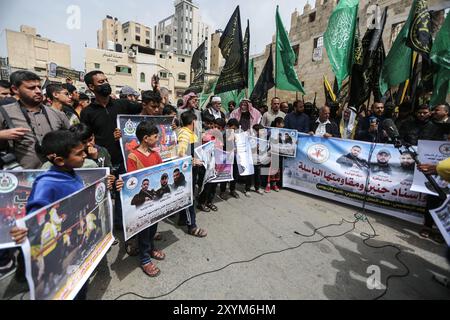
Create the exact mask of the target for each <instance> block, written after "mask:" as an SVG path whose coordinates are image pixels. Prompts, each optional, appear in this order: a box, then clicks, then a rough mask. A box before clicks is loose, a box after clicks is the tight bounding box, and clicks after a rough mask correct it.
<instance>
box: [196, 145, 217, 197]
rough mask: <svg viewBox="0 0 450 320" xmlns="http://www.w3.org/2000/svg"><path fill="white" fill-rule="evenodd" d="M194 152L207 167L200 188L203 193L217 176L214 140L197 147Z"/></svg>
mask: <svg viewBox="0 0 450 320" xmlns="http://www.w3.org/2000/svg"><path fill="white" fill-rule="evenodd" d="M194 152H195V156H196V158H197V159H199V160H200V161H201V162H202V163H203V166H204V167H205V176H204V177H203V184H202V188H201V190H200V193H201V192H202V191H203V188H204V187H205V185H206V184H207V183H209V182H211V181H212V180H214V179H215V178H216V177H217V172H216V154H215V144H214V141H211V142H208V143H205V144H204V145H202V146H200V147H197V148H195V150H194Z"/></svg>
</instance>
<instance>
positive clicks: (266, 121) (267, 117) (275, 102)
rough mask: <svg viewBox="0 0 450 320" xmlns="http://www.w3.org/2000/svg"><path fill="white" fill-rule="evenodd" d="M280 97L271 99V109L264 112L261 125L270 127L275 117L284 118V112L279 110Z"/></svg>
mask: <svg viewBox="0 0 450 320" xmlns="http://www.w3.org/2000/svg"><path fill="white" fill-rule="evenodd" d="M280 104H281V103H280V98H277V97H275V98H273V99H272V107H271V109H270V110H269V111H268V112H266V113H265V114H264V116H263V118H262V121H261V125H262V126H264V127H270V124H271V123H272V122H273V121H274V120H275V119H276V118H280V117H281V118H283V119H284V118H285V117H286V114H285V113H284V112H282V111H280Z"/></svg>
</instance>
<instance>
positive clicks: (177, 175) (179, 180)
mask: <svg viewBox="0 0 450 320" xmlns="http://www.w3.org/2000/svg"><path fill="white" fill-rule="evenodd" d="M185 186H186V177H185V176H184V174H183V173H181V171H180V169H175V171H174V172H173V184H172V190H177V189H178V188H179V187H185Z"/></svg>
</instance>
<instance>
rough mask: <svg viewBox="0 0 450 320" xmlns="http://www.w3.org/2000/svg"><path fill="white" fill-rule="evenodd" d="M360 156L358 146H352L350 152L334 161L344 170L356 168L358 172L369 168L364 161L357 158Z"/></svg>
mask: <svg viewBox="0 0 450 320" xmlns="http://www.w3.org/2000/svg"><path fill="white" fill-rule="evenodd" d="M360 154H361V147H360V146H353V147H352V149H351V150H350V153H348V154H346V155H343V156H341V157H340V158H339V159H337V160H336V162H337V163H339V164H340V165H341V167H344V169H348V168H352V167H356V168H358V169H360V170H367V169H368V168H369V164H368V163H367V161H366V160H364V159H361V158H359V155H360Z"/></svg>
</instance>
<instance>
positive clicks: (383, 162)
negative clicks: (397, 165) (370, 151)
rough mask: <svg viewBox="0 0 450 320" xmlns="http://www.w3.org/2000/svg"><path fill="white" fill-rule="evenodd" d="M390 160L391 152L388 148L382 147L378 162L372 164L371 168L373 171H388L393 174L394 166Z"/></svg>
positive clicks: (387, 172) (375, 172)
mask: <svg viewBox="0 0 450 320" xmlns="http://www.w3.org/2000/svg"><path fill="white" fill-rule="evenodd" d="M389 160H391V153H390V152H389V151H388V150H386V149H382V150H380V151H379V152H378V154H377V163H374V164H372V166H371V169H372V173H374V174H377V173H380V172H381V173H386V174H391V173H392V168H391V166H390V164H389Z"/></svg>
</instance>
